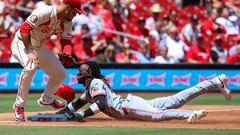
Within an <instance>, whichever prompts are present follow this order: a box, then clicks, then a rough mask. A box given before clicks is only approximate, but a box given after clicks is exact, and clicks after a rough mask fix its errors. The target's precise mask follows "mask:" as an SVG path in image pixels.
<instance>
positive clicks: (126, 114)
mask: <svg viewBox="0 0 240 135" xmlns="http://www.w3.org/2000/svg"><path fill="white" fill-rule="evenodd" d="M216 87H217V84H216V82H214V81H212V80H207V81H204V82H201V83H199V84H197V85H195V86H193V87H191V88H189V89H186V90H183V91H181V92H179V93H177V94H175V95H172V96H168V97H159V98H155V99H152V100H145V99H143V98H141V97H138V96H134V95H132V94H128V96H127V97H126V99H124V98H123V97H121V96H119V95H116V94H115V93H114V92H113V91H112V90H111V89H110V88H109V87H108V85H107V84H105V83H104V82H103V81H102V80H101V79H93V80H92V81H91V84H90V86H89V89H85V91H84V94H83V95H82V96H81V99H82V100H84V101H87V102H89V103H94V101H93V97H95V96H97V95H105V96H106V99H107V104H108V107H107V109H105V110H104V111H103V112H104V113H105V114H107V115H108V116H110V117H114V118H119V119H138V120H150V121H162V120H171V119H187V118H188V117H189V116H190V115H191V114H192V111H189V110H179V109H177V108H179V107H181V106H183V105H184V104H185V103H186V102H188V101H189V100H191V99H193V98H195V97H197V96H199V95H201V94H202V93H205V92H207V91H208V90H210V89H213V88H216ZM176 109H177V110H176Z"/></svg>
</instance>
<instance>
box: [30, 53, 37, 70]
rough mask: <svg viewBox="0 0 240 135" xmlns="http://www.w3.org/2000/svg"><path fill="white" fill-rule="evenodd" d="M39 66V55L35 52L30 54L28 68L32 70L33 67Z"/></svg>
mask: <svg viewBox="0 0 240 135" xmlns="http://www.w3.org/2000/svg"><path fill="white" fill-rule="evenodd" d="M38 65H39V60H38V58H37V55H36V54H35V53H34V52H29V53H28V62H27V66H29V67H30V68H32V67H33V66H35V67H38Z"/></svg>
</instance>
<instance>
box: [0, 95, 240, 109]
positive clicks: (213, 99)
mask: <svg viewBox="0 0 240 135" xmlns="http://www.w3.org/2000/svg"><path fill="white" fill-rule="evenodd" d="M15 97H16V95H12V94H11V95H6V94H4V95H1V96H0V113H6V112H12V105H13V103H14V101H15ZM39 97H40V94H38V95H36V94H33V95H32V94H29V96H28V100H27V103H26V105H25V111H26V112H33V111H47V110H53V109H52V108H51V107H44V108H42V107H39V106H38V105H37V100H38V98H39ZM144 98H145V99H152V98H154V97H153V96H146V97H144ZM58 99H59V100H61V99H60V98H58ZM61 101H63V100H61ZM187 104H188V105H240V97H239V96H232V100H231V101H226V100H225V98H224V96H222V95H201V96H199V97H197V98H196V99H194V100H192V101H190V102H189V103H187Z"/></svg>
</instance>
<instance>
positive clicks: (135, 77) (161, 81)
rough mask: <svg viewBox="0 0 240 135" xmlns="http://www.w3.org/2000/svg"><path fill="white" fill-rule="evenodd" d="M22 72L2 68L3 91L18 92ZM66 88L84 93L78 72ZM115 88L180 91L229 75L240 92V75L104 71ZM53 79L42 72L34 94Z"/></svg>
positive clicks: (67, 80) (33, 85)
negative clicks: (78, 81) (77, 75)
mask: <svg viewBox="0 0 240 135" xmlns="http://www.w3.org/2000/svg"><path fill="white" fill-rule="evenodd" d="M21 70H22V68H1V70H0V91H10V90H14V91H15V90H17V88H18V84H19V78H20V75H21ZM66 71H67V77H66V78H65V80H64V82H63V83H65V84H69V85H71V86H72V87H73V88H74V89H76V90H77V91H81V90H82V89H83V86H82V85H79V84H77V78H76V74H77V72H78V69H77V68H76V69H75V68H72V69H66ZM101 71H102V74H103V75H105V76H106V78H107V80H108V81H109V82H110V84H111V86H112V88H113V89H114V90H117V91H131V90H133V91H176V90H183V89H186V88H189V87H191V86H193V85H195V84H197V83H199V82H201V81H204V80H206V79H211V78H213V77H215V76H217V75H219V74H222V73H225V74H227V76H228V77H229V80H228V84H229V88H230V89H231V90H233V91H239V90H240V72H239V70H231V69H229V70H228V69H210V70H209V69H102V70H101ZM48 79H49V77H48V76H47V75H46V74H45V73H44V72H43V71H42V70H40V69H39V70H38V71H37V72H36V74H35V76H34V78H33V81H32V83H31V87H30V91H37V90H40V91H41V90H43V89H44V88H45V87H46V85H47V82H48Z"/></svg>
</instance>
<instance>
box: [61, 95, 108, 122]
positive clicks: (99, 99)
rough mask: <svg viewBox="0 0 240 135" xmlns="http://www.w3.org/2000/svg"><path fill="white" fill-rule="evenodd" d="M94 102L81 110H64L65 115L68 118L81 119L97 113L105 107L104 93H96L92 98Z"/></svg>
mask: <svg viewBox="0 0 240 135" xmlns="http://www.w3.org/2000/svg"><path fill="white" fill-rule="evenodd" d="M93 99H94V101H95V102H94V103H93V104H92V105H90V107H89V108H88V109H86V110H85V111H83V112H76V113H69V112H66V113H65V116H66V117H67V118H68V119H70V120H77V121H82V120H83V119H84V118H86V117H89V116H92V115H94V114H97V113H99V112H101V111H103V110H104V109H105V108H107V99H106V96H104V95H98V96H95V97H94V98H93Z"/></svg>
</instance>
